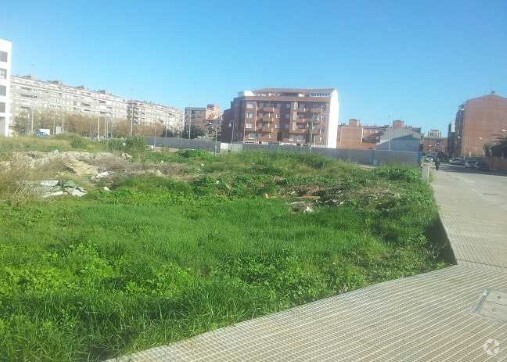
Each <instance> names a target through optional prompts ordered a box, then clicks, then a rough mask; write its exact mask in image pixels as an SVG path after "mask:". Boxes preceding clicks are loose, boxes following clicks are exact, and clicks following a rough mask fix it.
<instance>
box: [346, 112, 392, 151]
mask: <svg viewBox="0 0 507 362" xmlns="http://www.w3.org/2000/svg"><path fill="white" fill-rule="evenodd" d="M386 128H387V126H383V127H377V126H363V125H362V124H361V121H360V120H358V119H350V120H349V123H348V124H340V125H339V126H338V139H337V144H336V147H337V148H343V149H374V148H376V146H377V142H378V141H379V140H380V135H381V134H383V133H384V131H385V129H386Z"/></svg>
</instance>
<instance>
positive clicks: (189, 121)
mask: <svg viewBox="0 0 507 362" xmlns="http://www.w3.org/2000/svg"><path fill="white" fill-rule="evenodd" d="M191 128H192V110H191V109H190V110H189V112H188V139H190V129H191Z"/></svg>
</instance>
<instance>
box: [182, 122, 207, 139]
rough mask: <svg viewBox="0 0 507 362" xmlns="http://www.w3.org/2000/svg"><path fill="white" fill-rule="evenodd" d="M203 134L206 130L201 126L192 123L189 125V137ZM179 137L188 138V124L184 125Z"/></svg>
mask: <svg viewBox="0 0 507 362" xmlns="http://www.w3.org/2000/svg"><path fill="white" fill-rule="evenodd" d="M204 135H206V132H205V131H204V130H202V129H201V128H199V127H196V126H194V125H192V126H190V138H198V137H203V136H204ZM181 137H183V138H188V125H185V128H184V129H183V133H182V135H181Z"/></svg>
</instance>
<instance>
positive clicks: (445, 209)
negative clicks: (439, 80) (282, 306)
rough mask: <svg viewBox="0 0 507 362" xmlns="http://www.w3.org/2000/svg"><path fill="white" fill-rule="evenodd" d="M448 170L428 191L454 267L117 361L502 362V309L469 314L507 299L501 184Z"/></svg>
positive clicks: (505, 346) (506, 225)
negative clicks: (503, 295) (498, 296)
mask: <svg viewBox="0 0 507 362" xmlns="http://www.w3.org/2000/svg"><path fill="white" fill-rule="evenodd" d="M453 170H462V169H452V168H449V169H447V170H446V169H445V168H444V169H441V171H438V173H436V174H435V181H434V182H433V187H434V190H435V196H436V198H437V201H438V203H439V205H440V210H441V218H442V222H443V224H444V228H445V229H446V232H447V234H448V237H449V240H450V241H451V245H452V248H453V250H454V254H455V257H456V259H457V262H458V265H455V266H452V267H449V268H446V269H443V270H438V271H434V272H430V273H426V274H421V275H417V276H414V277H410V278H403V279H398V280H393V281H389V282H385V283H381V284H377V285H373V286H370V287H367V288H364V289H360V290H356V291H353V292H350V293H346V294H342V295H338V296H335V297H331V298H327V299H323V300H319V301H317V302H314V303H310V304H307V305H303V306H300V307H297V308H293V309H290V310H287V311H284V312H280V313H276V314H272V315H268V316H265V317H262V318H257V319H253V320H250V321H246V322H242V323H239V324H237V325H234V326H230V327H226V328H222V329H219V330H216V331H213V332H208V333H205V334H202V335H199V336H197V337H194V338H191V339H188V340H185V341H181V342H177V343H174V344H171V345H169V346H162V347H157V348H153V349H149V350H146V351H143V352H140V353H137V354H133V355H130V356H125V357H122V358H119V359H118V360H117V361H122V362H125V361H295V360H298V361H308V360H314V361H324V360H333V361H507V320H502V317H503V314H502V313H503V312H502V310H503V309H505V307H507V302H506V301H505V300H504V299H502V301H501V302H499V303H505V305H504V306H502V305H501V304H495V303H491V302H490V300H489V299H486V301H485V303H484V307H483V309H481V313H477V310H476V311H474V308H475V307H476V306H477V305H478V302H479V301H480V300H481V296H482V295H483V293H484V292H485V291H486V290H490V291H491V290H492V291H500V292H502V291H503V292H507V177H502V176H494V175H484V174H478V173H472V174H467V173H463V172H455V171H453ZM494 295H495V294H494V292H493V293H490V294H489V296H494ZM489 296H488V297H487V298H489ZM484 298H486V297H484ZM492 306H493V307H492ZM496 307H500V308H496ZM488 308H489V309H488ZM495 308H496V309H495ZM502 308H503V309H502ZM486 310H487V311H486ZM499 310H500V312H499ZM483 314H486V315H490V316H491V315H496V316H497V318H498V319H493V318H489V317H486V316H484V315H483Z"/></svg>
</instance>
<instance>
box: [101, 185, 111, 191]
mask: <svg viewBox="0 0 507 362" xmlns="http://www.w3.org/2000/svg"><path fill="white" fill-rule="evenodd" d="M102 190H104V191H111V190H109V187H107V186H104V187H103V188H102Z"/></svg>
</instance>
